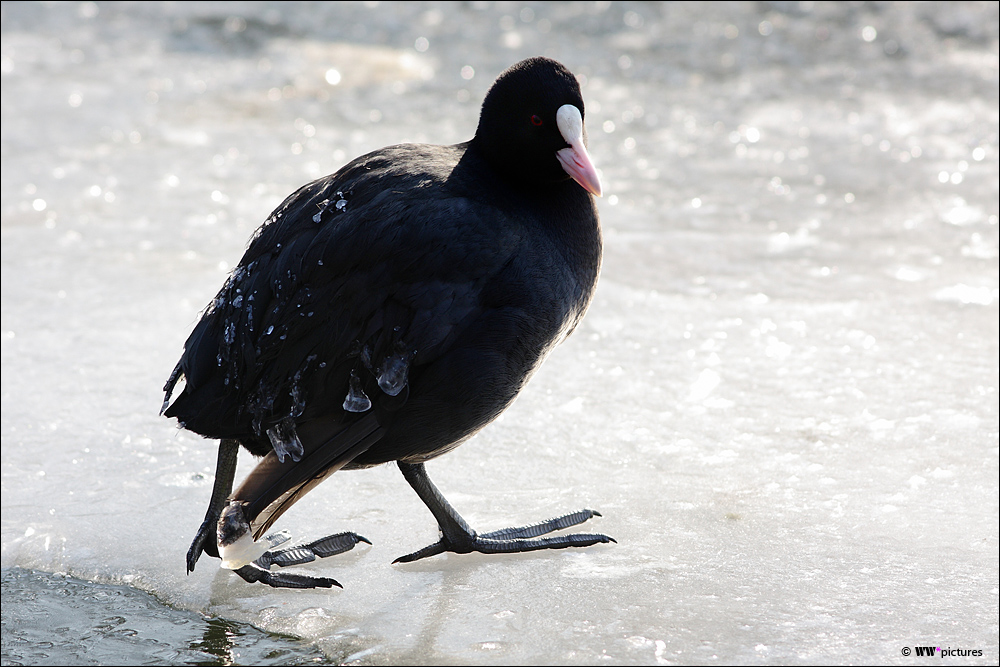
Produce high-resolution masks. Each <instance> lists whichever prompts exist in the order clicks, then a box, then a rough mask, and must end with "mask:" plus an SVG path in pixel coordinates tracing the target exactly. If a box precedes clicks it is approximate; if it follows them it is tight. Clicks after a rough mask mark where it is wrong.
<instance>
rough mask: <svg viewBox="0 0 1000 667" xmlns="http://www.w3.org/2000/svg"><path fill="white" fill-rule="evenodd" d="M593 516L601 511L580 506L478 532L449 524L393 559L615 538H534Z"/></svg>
mask: <svg viewBox="0 0 1000 667" xmlns="http://www.w3.org/2000/svg"><path fill="white" fill-rule="evenodd" d="M595 516H601V513H600V512H596V511H594V510H580V511H579V512H571V513H570V514H565V515H563V516H560V517H556V518H554V519H548V520H547V521H542V522H540V523H535V524H531V525H530V526H521V527H519V528H503V529H501V530H494V531H492V532H489V533H483V534H482V535H479V534H477V533H476V531H474V530H471V529H467V528H465V527H464V526H458V525H455V526H452V527H451V528H452V530H450V531H448V532H451V533H452V536H451V537H448V536H447V535H446V536H443V537H442V538H441V539H440V540H438V541H437V542H435V543H434V544H431V545H429V546H426V547H424V548H423V549H420V550H418V551H414V552H413V553H411V554H407V555H405V556H400V557H399V558H397V559H396V560H394V561H393V563H412V562H413V561H416V560H420V559H422V558H427V557H429V556H435V555H437V554H440V553H444V552H446V551H451V552H453V553H459V554H467V553H471V552H473V551H477V552H479V553H484V554H509V553H522V552H525V551H537V550H539V549H565V548H566V547H589V546H591V545H592V544H601V543H603V544H606V543H608V542H617V541H616V540H615V539H614V538H612V537H608V536H607V535H601V534H599V533H575V534H573V535H562V536H559V537H543V538H540V539H538V536H539V535H545V534H546V533H551V532H554V531H557V530H562V529H563V528H569V527H570V526H575V525H577V524H580V523H583V522H584V521H587V520H588V519H590V518H592V517H595ZM456 528H458V530H457V531H456V530H455V529H456ZM442 532H444V531H442Z"/></svg>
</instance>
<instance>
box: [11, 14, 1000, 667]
mask: <svg viewBox="0 0 1000 667" xmlns="http://www.w3.org/2000/svg"><path fill="white" fill-rule="evenodd" d="M0 11H2V18H3V23H2V31H3V44H2V63H0V64H2V67H0V74H2V84H3V85H2V105H0V112H2V130H0V132H2V161H3V170H2V172H3V180H2V207H0V208H2V286H0V290H2V298H3V305H2V348H0V349H2V367H3V375H2V399H3V414H2V439H3V440H2V441H3V447H2V500H3V512H2V566H3V568H11V567H14V566H20V567H24V568H34V569H36V570H42V571H48V572H66V573H69V574H71V575H73V576H75V577H80V578H83V579H86V580H89V581H97V582H104V583H127V584H129V585H131V586H134V587H136V588H139V589H142V590H145V591H149V592H152V593H155V595H156V596H157V597H158V598H159V599H161V600H164V601H166V602H168V603H170V604H172V605H175V606H176V607H179V608H182V609H189V610H196V611H199V612H205V613H208V614H214V615H218V616H220V617H222V618H226V619H231V620H234V621H248V622H251V623H253V624H254V625H256V626H258V627H261V628H264V629H266V630H271V631H279V632H287V633H291V634H294V635H298V636H302V637H305V638H307V639H309V640H311V641H313V642H315V644H316V646H318V647H319V648H320V649H321V650H323V651H324V652H325V653H326V654H327V655H329V656H330V657H331V658H332V659H335V660H340V661H347V660H355V661H359V662H370V663H385V662H427V663H443V662H448V663H453V662H462V663H471V662H475V663H498V664H500V663H536V662H547V663H594V662H597V661H608V662H613V663H642V664H662V663H673V662H681V663H712V662H720V663H728V662H736V663H744V664H746V663H755V664H756V663H761V662H781V663H811V662H819V663H825V662H837V663H840V662H852V661H853V662H858V661H861V662H879V663H885V662H890V663H891V662H899V663H905V664H910V663H911V661H912V658H909V659H908V658H905V657H903V656H902V655H901V649H902V648H903V647H906V646H910V647H912V646H914V645H925V644H927V645H931V644H933V645H935V646H943V647H952V648H963V649H982V650H983V651H984V654H983V656H982V657H981V658H974V659H972V660H971V661H972V662H982V663H996V662H997V660H998V657H1000V656H998V651H997V644H998V641H997V636H998V611H997V610H998V581H997V569H998V565H997V563H998V518H997V517H998V495H1000V492H998V481H997V478H998V429H1000V427H998V407H997V404H998V358H1000V357H998V296H997V294H998V222H997V216H998V185H997V183H998V176H1000V174H998V154H1000V153H998V150H1000V147H998V113H997V102H996V100H997V97H998V28H997V25H998V17H997V13H998V10H997V5H996V3H981V4H980V3H926V4H918V5H910V4H886V3H877V4H855V3H850V4H847V3H844V4H841V3H830V4H827V3H751V4H738V3H737V4H734V3H710V4H706V5H698V4H672V3H671V4H640V3H622V4H618V3H580V4H577V3H554V4H545V3H538V4H531V5H520V4H506V3H501V4H496V5H493V4H489V3H470V4H463V5H461V6H459V7H454V6H452V5H447V4H433V3H432V4H423V3H403V4H399V5H392V6H386V5H376V4H375V3H356V4H344V3H331V4H329V5H327V4H301V5H300V4H295V3H281V4H280V5H278V4H277V3H266V2H265V3H253V4H244V3H239V4H225V3H174V4H169V5H156V4H146V3H135V4H122V5H118V4H110V5H105V4H94V3H89V2H85V3H79V4H28V3H4V4H3V7H2V9H0ZM537 53H545V54H548V55H551V56H553V57H556V58H558V59H559V60H561V61H563V62H564V63H566V64H567V65H568V66H569V67H570V68H571V69H572V70H573V71H574V72H576V73H577V74H578V75H580V76H581V78H582V80H583V83H584V96H585V99H586V101H587V116H586V123H587V128H588V130H589V141H590V153H591V155H592V156H593V158H594V161H595V163H596V164H597V165H598V167H599V168H600V169H601V170H602V179H603V183H604V185H605V196H604V198H603V199H601V200H600V201H599V202H598V205H599V207H600V210H601V216H602V221H603V225H604V230H605V241H606V252H605V263H604V266H603V270H602V276H601V283H600V286H599V288H598V291H597V294H596V297H595V301H594V304H593V306H592V308H591V310H590V312H589V314H588V315H587V318H586V319H585V320H584V321H583V323H582V324H581V326H580V327H579V328H578V330H577V331H576V332H575V334H574V335H573V336H572V337H571V338H570V339H569V340H568V341H567V343H566V344H564V345H562V346H561V347H560V348H559V349H558V350H556V351H555V352H554V353H553V354H552V355H551V356H550V357H549V359H548V361H547V362H546V364H545V365H544V366H543V367H542V369H541V370H540V371H539V372H538V374H537V375H536V376H535V377H534V378H533V379H532V381H531V382H530V383H529V384H528V386H527V388H526V390H525V392H524V394H523V395H522V397H521V398H520V399H519V400H518V401H517V402H516V403H515V404H514V405H513V406H512V407H511V409H510V410H508V411H507V412H506V413H505V414H504V415H503V416H502V417H501V419H500V420H498V421H497V422H496V423H495V424H493V425H492V426H491V427H489V428H487V429H486V430H485V431H483V432H482V433H481V434H480V435H478V436H477V437H476V438H474V439H473V440H471V441H470V442H468V443H466V444H464V445H463V446H462V447H460V448H458V449H457V450H455V451H454V452H453V453H450V454H448V455H446V456H443V457H441V458H439V459H437V460H435V461H433V462H431V463H430V464H429V466H428V467H429V469H430V472H431V474H432V476H433V478H434V480H435V482H436V483H437V484H438V485H439V486H440V487H441V489H442V491H443V492H444V493H446V494H447V495H448V498H449V499H450V500H451V501H452V502H453V503H454V504H455V506H456V507H457V509H459V511H461V512H462V513H463V514H464V515H465V517H466V518H467V519H468V520H469V521H470V523H471V524H472V525H473V526H474V527H475V528H476V529H477V530H480V531H483V532H486V531H489V530H494V529H497V528H500V527H503V526H508V525H521V524H527V523H532V522H534V521H537V520H540V519H544V518H545V517H549V516H555V515H558V514H561V513H563V512H566V511H570V510H573V509H577V508H580V507H592V508H594V509H597V510H599V511H601V512H602V513H603V515H604V516H603V518H600V519H595V520H594V521H592V522H590V524H591V525H590V526H588V528H587V529H588V530H590V529H593V530H597V531H601V532H605V533H607V534H609V535H611V536H613V537H615V538H616V539H617V540H618V544H611V545H600V546H596V547H591V548H588V549H581V550H565V551H553V552H536V553H531V554H524V555H514V556H479V555H466V556H455V555H445V556H438V557H435V558H431V559H428V560H425V561H421V562H418V563H413V564H409V565H395V566H393V565H390V562H391V561H392V560H393V558H395V557H397V556H399V555H401V554H404V553H408V552H410V551H413V550H414V549H416V548H419V547H421V546H423V545H425V544H427V543H429V542H431V541H433V540H434V539H435V535H436V528H435V526H434V523H433V520H432V518H431V516H430V515H429V513H427V512H426V510H425V509H424V508H423V506H422V505H421V503H420V501H419V500H418V499H417V497H416V496H415V495H414V494H413V493H412V491H411V490H410V489H409V488H408V487H407V485H406V484H405V482H404V481H403V479H402V477H401V475H400V474H399V473H398V471H397V470H396V469H395V468H393V467H391V466H386V467H380V468H376V469H373V470H368V471H362V472H341V473H337V474H336V475H335V476H334V477H332V478H331V479H330V480H327V481H326V482H325V483H324V484H322V485H320V486H319V487H318V488H317V489H316V490H315V491H313V492H312V493H310V494H309V495H308V496H307V497H306V498H305V499H304V500H302V501H301V502H299V503H298V504H297V505H296V506H295V507H294V508H293V509H292V510H291V511H290V512H288V513H287V514H285V515H284V516H283V517H282V519H281V521H280V522H279V525H277V526H276V528H279V529H288V530H290V531H291V533H292V534H293V535H294V536H295V539H296V540H303V541H308V540H311V539H315V538H318V537H322V536H324V535H329V534H331V533H334V532H338V531H342V530H355V531H358V532H359V533H361V534H363V535H365V536H366V537H368V538H369V539H371V541H372V542H373V546H368V545H361V546H359V547H358V548H355V549H354V550H353V551H351V552H349V553H346V554H343V555H338V556H335V557H333V558H330V559H326V560H319V561H317V562H316V563H313V564H310V565H306V566H303V567H302V568H301V569H302V571H308V572H313V573H316V574H320V575H326V576H333V577H335V578H337V579H338V580H339V581H340V582H341V583H343V584H344V586H345V589H344V590H343V591H340V590H335V591H326V590H322V591H288V590H272V589H268V588H265V587H263V586H250V585H247V584H245V583H244V582H243V581H242V580H240V579H239V578H238V577H236V576H235V575H233V574H232V573H229V572H224V571H220V569H219V568H218V563H217V561H213V560H212V559H209V558H204V559H203V560H202V561H201V562H200V563H199V565H198V568H197V570H196V571H195V572H194V573H193V574H192V575H191V576H186V575H185V568H184V554H185V552H186V550H187V547H188V545H189V543H190V541H191V538H192V537H193V535H194V532H195V531H196V529H197V527H198V525H199V524H200V522H201V519H202V517H203V516H204V511H205V507H206V504H207V502H208V498H209V495H210V492H211V487H212V472H213V469H214V465H215V451H216V445H215V443H213V442H207V441H204V440H202V439H200V438H198V437H196V436H193V435H191V434H189V433H186V432H183V431H178V430H177V429H176V427H175V426H174V425H173V424H171V423H170V422H168V421H167V420H165V419H163V418H161V417H158V416H157V410H158V408H159V405H160V401H161V398H162V395H161V394H160V387H162V386H163V381H164V379H165V378H166V376H167V375H168V374H169V373H170V370H171V369H172V368H173V367H174V364H175V363H176V361H177V358H178V356H179V355H180V353H181V348H182V345H183V342H184V339H185V338H186V336H187V335H188V333H189V332H190V330H191V327H192V326H193V325H194V323H195V322H196V320H197V317H198V315H199V313H200V311H201V310H202V309H203V308H204V307H205V306H206V304H208V303H209V302H210V301H211V300H212V298H213V297H214V295H215V294H216V293H217V291H218V289H219V286H220V285H221V284H222V283H223V282H224V281H225V279H226V275H227V272H228V271H229V270H230V269H231V268H232V266H233V265H234V264H235V263H236V262H237V261H238V260H239V257H240V256H241V254H242V252H243V249H244V248H245V244H246V242H247V239H248V238H249V237H250V235H251V234H252V232H253V231H254V229H255V228H256V227H257V226H258V224H259V223H260V222H261V221H262V220H264V218H265V217H266V216H267V215H268V214H269V213H270V211H271V210H273V208H274V207H275V206H277V205H278V204H279V203H280V202H281V201H282V199H283V198H284V197H285V196H286V195H287V194H289V193H290V192H292V191H293V190H294V189H295V188H297V187H298V186H300V185H302V184H303V183H305V182H307V181H308V180H310V179H313V178H316V177H319V176H322V175H324V174H326V173H329V172H332V171H333V170H335V169H336V168H338V167H340V166H341V165H343V164H344V163H346V162H347V161H348V160H350V159H352V158H353V157H355V156H357V155H360V154H362V153H364V152H366V151H369V150H373V149H376V148H379V147H381V146H385V145H389V144H394V143H399V142H406V141H431V142H435V143H450V142H455V141H461V140H465V139H467V138H468V137H470V136H471V135H472V133H473V131H474V129H475V126H476V121H477V116H478V106H479V103H480V101H481V99H482V96H483V94H484V93H485V91H486V89H487V87H488V86H489V84H490V83H491V82H492V80H493V77H494V76H495V75H496V74H497V73H498V72H500V71H501V70H502V69H503V68H505V67H506V66H508V65H510V64H511V63H513V62H515V61H516V60H518V59H520V58H523V57H526V56H528V55H534V54H537ZM331 201H332V200H331ZM331 213H332V211H331ZM248 466H249V461H248V460H247V459H243V461H242V463H241V469H240V475H242V474H244V473H245V471H246V469H247V467H248ZM8 603H9V601H8V599H6V598H5V600H4V606H5V609H6V606H7V604H8ZM5 613H6V612H5Z"/></svg>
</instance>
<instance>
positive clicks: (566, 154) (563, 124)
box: [556, 104, 602, 197]
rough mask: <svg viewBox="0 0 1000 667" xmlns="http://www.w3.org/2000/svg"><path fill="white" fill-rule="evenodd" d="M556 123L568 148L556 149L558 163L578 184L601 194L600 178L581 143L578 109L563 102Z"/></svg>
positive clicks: (581, 127)
mask: <svg viewBox="0 0 1000 667" xmlns="http://www.w3.org/2000/svg"><path fill="white" fill-rule="evenodd" d="M556 125H557V126H558V127H559V132H560V133H561V134H562V136H563V139H565V140H566V143H567V144H569V148H564V149H562V150H560V151H556V158H557V159H558V160H559V164H561V165H562V168H563V169H564V170H565V171H566V173H567V174H569V176H570V178H572V179H573V180H574V181H576V182H577V183H579V184H580V186H581V187H582V188H583V189H584V190H586V191H587V192H590V193H592V194H594V195H597V196H598V197H600V196H601V192H602V191H601V179H600V178H599V177H598V175H597V168H596V167H594V163H593V162H591V161H590V154H589V153H587V147H586V146H584V145H583V118H582V116H581V115H580V110H579V109H577V108H576V107H575V106H573V105H572V104H564V105H563V106H561V107H559V110H558V111H557V112H556Z"/></svg>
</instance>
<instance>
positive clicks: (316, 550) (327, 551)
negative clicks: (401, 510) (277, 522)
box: [233, 531, 371, 588]
mask: <svg viewBox="0 0 1000 667" xmlns="http://www.w3.org/2000/svg"><path fill="white" fill-rule="evenodd" d="M264 539H265V540H267V542H268V543H269V544H270V545H271V547H272V548H271V549H269V550H268V551H265V552H264V554H263V555H262V556H260V557H259V558H258V559H257V560H255V561H254V562H253V563H249V564H247V565H244V566H243V567H241V568H238V569H236V570H233V571H234V572H236V574H238V575H240V577H242V578H243V580H244V581H247V582H249V583H261V584H266V585H268V586H271V587H272V588H332V587H333V586H337V587H338V588H343V586H341V585H340V583H339V582H338V581H337V580H336V579H332V578H330V577H314V576H310V575H307V574H295V573H292V572H271V571H270V570H271V566H272V565H277V566H278V567H288V566H290V565H301V564H302V563H310V562H312V561H314V560H316V559H317V558H327V557H328V556H335V555H337V554H341V553H344V552H345V551H350V550H351V549H353V548H354V547H355V546H356V545H357V544H358V542H364V543H365V544H371V542H369V541H368V539H366V538H364V537H362V536H361V535H357V534H356V533H338V534H337V535H330V536H328V537H324V538H322V539H319V540H316V541H315V542H310V543H309V544H300V545H297V546H293V547H285V548H284V549H274V547H277V546H279V545H281V544H284V543H285V542H288V541H289V540H290V539H291V538H290V537H289V534H288V531H281V532H278V533H272V534H271V535H268V536H267V537H265V538H264Z"/></svg>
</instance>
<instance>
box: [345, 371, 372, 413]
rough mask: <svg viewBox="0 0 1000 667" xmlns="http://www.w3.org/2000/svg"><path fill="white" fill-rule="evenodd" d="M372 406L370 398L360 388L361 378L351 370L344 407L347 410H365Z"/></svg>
mask: <svg viewBox="0 0 1000 667" xmlns="http://www.w3.org/2000/svg"><path fill="white" fill-rule="evenodd" d="M371 407H372V402H371V399H370V398H368V396H366V395H365V392H364V390H363V389H362V388H361V379H360V378H359V377H358V376H357V375H355V374H354V371H351V387H350V389H348V390H347V397H346V398H345V399H344V409H345V410H347V411H348V412H367V411H368V410H370V409H371Z"/></svg>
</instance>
